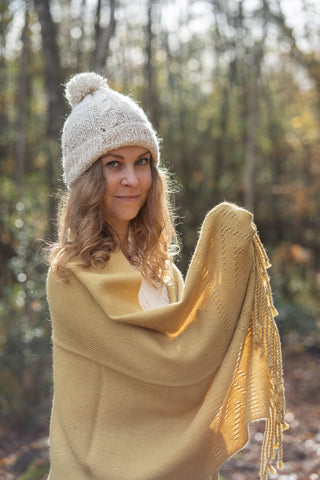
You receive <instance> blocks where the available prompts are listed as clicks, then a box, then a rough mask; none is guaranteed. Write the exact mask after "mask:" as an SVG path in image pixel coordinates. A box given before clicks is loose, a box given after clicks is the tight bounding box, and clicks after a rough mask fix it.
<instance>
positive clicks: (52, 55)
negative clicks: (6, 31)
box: [34, 0, 65, 238]
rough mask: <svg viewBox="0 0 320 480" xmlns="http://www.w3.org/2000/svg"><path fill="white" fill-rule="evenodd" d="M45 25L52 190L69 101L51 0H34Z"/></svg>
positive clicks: (53, 207) (50, 214)
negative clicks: (61, 132) (66, 101)
mask: <svg viewBox="0 0 320 480" xmlns="http://www.w3.org/2000/svg"><path fill="white" fill-rule="evenodd" d="M34 4H35V7H36V10H37V13H38V17H39V22H40V25H41V38H42V48H43V59H44V77H45V81H46V90H47V102H48V117H47V136H48V137H47V140H48V142H47V156H48V161H47V175H48V185H49V190H50V191H51V192H52V191H53V189H54V187H55V186H56V184H57V178H59V177H60V174H61V171H60V169H59V168H57V167H58V166H59V163H58V162H57V158H59V156H60V155H59V146H58V138H59V135H60V131H61V128H62V124H63V119H64V112H65V105H64V100H63V96H62V80H63V74H62V69H61V63H60V55H59V48H58V44H57V31H56V26H55V24H54V22H53V19H52V15H51V11H50V0H34ZM48 206H49V212H48V217H49V218H50V219H53V218H54V217H55V211H56V205H55V200H54V198H53V196H52V195H50V196H49V202H48ZM53 226H54V224H53V222H52V221H51V222H49V224H48V227H49V232H48V233H49V238H53V234H54V229H53Z"/></svg>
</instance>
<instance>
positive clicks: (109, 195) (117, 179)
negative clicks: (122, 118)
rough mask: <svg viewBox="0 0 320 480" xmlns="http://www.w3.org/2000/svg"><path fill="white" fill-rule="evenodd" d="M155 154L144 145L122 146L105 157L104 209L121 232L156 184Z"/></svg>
mask: <svg viewBox="0 0 320 480" xmlns="http://www.w3.org/2000/svg"><path fill="white" fill-rule="evenodd" d="M150 162H151V154H150V152H149V150H147V149H146V148H144V147H136V146H129V147H121V148H117V149H116V150H112V151H110V152H108V153H107V154H106V155H104V156H103V157H102V158H101V164H102V171H103V175H104V179H105V187H106V188H105V194H104V212H105V217H106V220H107V222H108V223H109V224H110V225H111V226H112V227H113V228H114V229H115V230H116V232H118V233H120V231H123V229H124V228H127V227H128V224H129V221H130V220H132V219H133V218H135V217H136V216H137V215H138V213H139V211H140V209H141V207H142V206H143V205H144V203H145V201H146V199H147V196H148V193H149V190H150V188H151V184H152V174H151V165H150Z"/></svg>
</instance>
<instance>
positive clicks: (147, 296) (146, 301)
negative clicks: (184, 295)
mask: <svg viewBox="0 0 320 480" xmlns="http://www.w3.org/2000/svg"><path fill="white" fill-rule="evenodd" d="M131 266H132V268H134V269H135V270H139V271H140V269H139V267H137V266H135V265H131ZM138 299H139V303H140V305H141V308H142V309H143V310H151V309H152V308H159V307H164V306H165V305H170V297H169V293H168V289H167V286H166V284H165V283H163V284H162V285H161V286H160V287H156V286H155V285H153V283H151V282H150V280H147V279H146V278H144V276H143V275H142V283H141V287H140V290H139V294H138Z"/></svg>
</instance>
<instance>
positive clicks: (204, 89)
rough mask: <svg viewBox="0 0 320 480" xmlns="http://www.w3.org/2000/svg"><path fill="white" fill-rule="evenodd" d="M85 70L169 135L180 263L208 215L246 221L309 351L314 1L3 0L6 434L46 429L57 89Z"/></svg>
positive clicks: (316, 46)
mask: <svg viewBox="0 0 320 480" xmlns="http://www.w3.org/2000/svg"><path fill="white" fill-rule="evenodd" d="M85 70H94V71H96V72H99V73H102V74H103V75H105V76H106V77H107V78H108V82H109V85H110V86H111V87H112V88H114V89H116V90H119V91H121V92H123V93H128V94H130V95H133V96H134V97H135V98H136V99H137V100H138V101H139V102H140V103H141V105H142V107H143V108H144V109H145V110H146V111H147V112H148V115H149V117H150V119H151V121H152V122H153V124H154V125H155V127H156V129H157V130H158V132H159V135H160V137H161V138H163V143H162V148H161V155H162V162H163V164H164V165H166V166H167V167H168V168H169V170H170V171H172V172H174V174H175V178H176V180H177V183H178V184H180V185H181V186H182V187H181V188H180V189H179V190H178V193H177V195H176V206H177V214H178V215H179V216H180V220H179V221H178V225H177V227H178V231H179V234H180V238H181V242H182V244H183V246H184V248H183V252H182V256H181V259H180V264H179V265H180V267H181V269H182V270H183V271H184V272H186V269H187V266H188V262H189V260H190V257H191V254H192V251H193V248H194V246H195V243H196V240H197V233H198V229H199V226H200V224H201V222H202V220H203V218H204V215H205V213H206V212H207V211H208V210H209V209H210V208H211V207H213V206H214V205H215V204H217V203H218V202H220V201H223V200H228V201H232V202H236V203H238V204H240V205H244V206H246V207H247V208H249V209H250V210H251V211H252V212H254V215H255V221H256V223H257V225H258V229H259V233H260V236H261V238H262V240H263V242H264V244H265V246H266V249H267V252H268V254H269V256H270V258H271V263H272V264H273V268H272V272H271V276H272V287H273V292H274V300H275V303H276V306H277V308H278V310H279V316H278V325H279V328H280V332H281V336H282V339H283V342H284V344H286V345H290V346H291V347H292V348H293V349H297V350H299V351H301V350H308V349H309V350H310V349H311V350H312V349H313V350H317V349H319V345H320V341H319V331H320V305H319V298H320V295H319V294H320V236H319V231H320V128H319V127H320V5H319V3H317V1H316V0H313V1H311V0H225V1H222V0H202V1H200V0H199V1H197V0H193V1H192V0H190V1H188V0H162V1H161V0H138V1H135V2H132V1H130V0H73V1H66V0H52V1H50V0H34V1H31V0H25V1H23V0H12V1H9V0H1V3H0V162H1V164H0V168H1V170H0V171H1V176H0V265H1V266H0V268H1V276H0V365H1V369H0V436H1V435H4V436H5V435H7V434H8V432H9V431H10V430H12V431H14V430H19V429H24V430H27V429H28V428H31V429H33V430H35V429H40V430H41V429H43V428H47V425H48V415H49V413H48V412H49V407H50V402H51V397H52V378H51V346H50V321H49V315H48V310H47V304H46V296H45V282H46V271H47V266H46V263H45V256H44V254H43V245H44V242H43V240H53V239H54V238H55V230H56V226H55V220H54V219H55V212H56V196H57V192H58V191H59V190H61V189H62V188H63V182H62V180H61V165H60V158H61V157H60V146H59V136H60V133H61V128H62V125H63V121H64V118H65V116H66V115H67V113H68V107H67V105H66V102H65V100H64V98H63V84H64V83H65V82H66V80H67V79H69V78H70V76H71V75H72V74H74V73H77V72H79V71H85Z"/></svg>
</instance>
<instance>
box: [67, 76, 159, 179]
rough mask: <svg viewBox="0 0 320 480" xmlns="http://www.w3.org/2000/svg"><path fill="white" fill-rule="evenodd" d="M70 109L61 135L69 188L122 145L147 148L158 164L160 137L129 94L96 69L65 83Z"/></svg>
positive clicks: (155, 163) (154, 161)
mask: <svg viewBox="0 0 320 480" xmlns="http://www.w3.org/2000/svg"><path fill="white" fill-rule="evenodd" d="M65 96H66V98H67V100H68V101H69V103H70V105H71V107H72V111H71V113H70V115H69V117H68V118H67V119H66V121H65V124H64V127H63V132H62V137H61V147H62V164H63V178H64V182H65V184H66V185H67V187H68V188H71V187H72V184H73V182H75V181H76V180H77V179H78V178H79V177H80V175H82V174H83V173H84V172H85V171H86V170H88V168H90V166H91V165H92V164H93V163H94V162H95V161H97V160H98V159H99V158H100V157H101V156H102V155H105V154H106V153H107V152H109V151H111V150H115V149H117V148H120V147H124V146H140V147H145V148H146V149H148V150H149V151H150V153H151V155H152V161H153V163H154V165H155V166H157V165H158V164H159V158H160V154H159V139H158V136H157V133H156V131H155V130H154V129H153V127H152V125H151V123H150V121H149V120H148V118H147V116H146V114H145V113H144V111H143V110H142V109H141V108H140V106H139V105H138V104H137V103H136V102H135V101H134V100H133V99H132V98H131V97H129V96H126V95H122V94H121V93H119V92H116V91H115V90H113V89H112V88H110V87H109V86H108V84H107V81H106V79H105V78H103V77H102V76H101V75H98V74H97V73H95V72H84V73H78V74H77V75H75V76H74V77H72V78H71V80H70V81H69V82H68V83H67V85H66V88H65Z"/></svg>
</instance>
